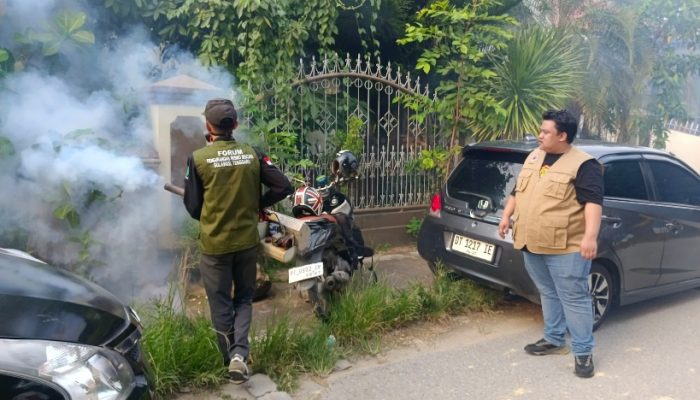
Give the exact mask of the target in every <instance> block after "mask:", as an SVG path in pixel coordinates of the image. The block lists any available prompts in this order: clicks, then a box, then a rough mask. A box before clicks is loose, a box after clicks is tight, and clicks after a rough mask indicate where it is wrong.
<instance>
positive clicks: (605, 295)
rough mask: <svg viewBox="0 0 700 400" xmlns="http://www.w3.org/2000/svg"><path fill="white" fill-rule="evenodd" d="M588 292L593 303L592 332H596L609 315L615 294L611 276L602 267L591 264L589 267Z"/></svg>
mask: <svg viewBox="0 0 700 400" xmlns="http://www.w3.org/2000/svg"><path fill="white" fill-rule="evenodd" d="M588 290H589V291H590V293H591V299H592V301H593V330H596V329H598V327H599V326H600V325H601V324H602V323H603V321H604V320H605V318H606V317H607V316H608V314H609V313H610V310H611V309H612V306H613V299H614V294H615V286H614V284H613V280H612V276H611V275H610V272H608V270H607V269H606V268H605V267H603V266H602V265H600V264H596V263H593V265H592V266H591V272H590V274H589V275H588Z"/></svg>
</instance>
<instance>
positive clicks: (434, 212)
mask: <svg viewBox="0 0 700 400" xmlns="http://www.w3.org/2000/svg"><path fill="white" fill-rule="evenodd" d="M440 210H442V195H441V194H440V193H435V195H433V199H432V200H431V201H430V212H429V213H428V214H430V215H431V216H433V217H437V218H440Z"/></svg>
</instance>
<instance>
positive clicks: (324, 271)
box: [262, 151, 376, 319]
mask: <svg viewBox="0 0 700 400" xmlns="http://www.w3.org/2000/svg"><path fill="white" fill-rule="evenodd" d="M357 167H358V163H357V159H356V158H355V156H354V155H353V154H352V153H350V152H349V151H341V152H340V153H338V155H337V157H336V159H335V160H334V161H333V164H332V166H331V171H332V176H333V180H332V181H331V182H330V183H329V184H326V182H323V181H322V180H320V181H319V180H317V185H316V187H314V186H312V185H311V184H310V182H309V181H308V180H307V181H303V182H302V185H301V186H299V187H298V188H297V189H296V191H295V193H294V195H293V196H294V197H293V199H292V201H293V207H292V216H288V215H285V214H283V213H280V212H276V211H267V212H266V219H267V220H268V221H267V234H266V235H265V237H264V238H263V240H262V251H263V254H265V255H266V256H268V257H272V258H274V259H276V260H278V261H282V262H291V261H294V263H295V265H296V267H293V268H290V269H289V272H288V275H289V279H288V281H289V283H290V284H294V285H295V286H296V288H297V290H299V291H300V292H305V293H307V294H308V299H309V302H311V304H312V305H313V307H314V312H315V314H316V315H317V316H318V317H319V318H321V319H326V318H328V316H329V315H330V297H331V295H332V293H336V292H339V291H341V290H342V289H343V288H344V287H345V286H346V285H347V283H348V282H349V281H350V279H351V277H352V276H353V275H354V274H355V273H357V272H358V271H363V270H364V261H365V258H367V257H372V256H373V255H374V250H373V249H372V248H370V247H367V246H365V243H364V238H363V237H362V232H361V231H360V229H359V228H358V227H357V225H356V224H355V220H354V208H353V206H352V204H351V203H350V201H349V200H348V198H347V196H346V195H344V194H343V193H342V192H341V191H340V190H339V189H338V188H339V187H340V186H341V185H342V184H344V183H347V182H350V181H352V180H354V179H357V175H356V174H357ZM368 272H369V273H370V277H371V278H372V279H374V280H376V273H375V271H374V263H373V258H372V262H371V263H370V266H369V268H368Z"/></svg>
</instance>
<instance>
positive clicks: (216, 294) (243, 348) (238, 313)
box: [199, 246, 258, 365]
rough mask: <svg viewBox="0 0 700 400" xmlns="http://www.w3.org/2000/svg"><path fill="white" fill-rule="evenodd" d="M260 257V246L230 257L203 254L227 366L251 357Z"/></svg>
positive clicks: (203, 270)
mask: <svg viewBox="0 0 700 400" xmlns="http://www.w3.org/2000/svg"><path fill="white" fill-rule="evenodd" d="M257 258H258V247H257V246H256V247H253V248H251V249H246V250H241V251H237V252H233V253H227V254H220V255H205V254H202V258H201V262H200V267H199V269H200V272H201V274H202V281H203V283H204V290H205V291H206V293H207V297H208V299H209V310H210V313H211V319H212V324H213V325H214V329H215V330H216V337H217V340H218V345H219V351H221V355H222V356H223V358H224V365H228V364H229V362H230V361H231V358H232V357H233V356H234V355H235V354H239V355H241V356H242V357H243V358H245V359H247V358H248V353H249V351H250V343H249V341H248V331H249V330H250V323H251V320H252V318H253V295H254V293H255V275H256V267H255V263H256V261H257ZM232 284H233V297H231V286H232Z"/></svg>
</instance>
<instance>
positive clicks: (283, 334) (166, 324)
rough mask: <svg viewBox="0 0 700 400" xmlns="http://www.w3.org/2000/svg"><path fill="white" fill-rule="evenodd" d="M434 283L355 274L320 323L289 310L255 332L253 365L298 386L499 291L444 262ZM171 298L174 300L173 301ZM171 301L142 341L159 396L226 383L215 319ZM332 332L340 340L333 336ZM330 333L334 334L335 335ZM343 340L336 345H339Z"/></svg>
mask: <svg viewBox="0 0 700 400" xmlns="http://www.w3.org/2000/svg"><path fill="white" fill-rule="evenodd" d="M437 268H438V269H437V274H436V277H435V280H434V282H433V284H432V285H431V286H427V287H426V286H422V285H418V284H414V285H413V286H410V287H409V288H407V289H395V288H392V287H391V286H390V285H389V284H388V283H386V282H384V281H381V280H380V281H379V282H367V280H366V279H365V280H363V279H360V274H356V276H355V277H354V278H353V280H352V281H351V283H350V284H349V286H348V287H347V288H346V290H344V291H343V292H342V293H340V294H338V295H336V296H335V297H334V298H333V299H331V303H332V304H331V315H330V318H329V320H328V321H326V322H325V323H322V322H320V321H318V320H312V321H311V322H306V324H305V325H302V323H291V322H290V319H289V317H288V316H281V317H279V318H277V319H273V320H271V321H270V322H269V323H268V324H267V326H266V327H265V328H264V329H261V330H259V331H258V330H257V329H256V328H253V330H251V336H252V337H253V339H252V340H251V353H250V357H249V358H250V368H251V369H252V372H253V373H263V374H266V375H268V376H270V378H272V379H273V380H274V381H275V382H276V383H277V385H278V387H279V389H280V390H285V391H291V390H293V389H294V388H295V386H296V383H297V380H298V377H299V375H300V374H302V373H313V374H316V375H320V376H325V375H328V374H329V373H331V372H332V370H333V367H334V366H335V364H336V362H337V361H338V359H339V358H340V357H341V356H344V355H347V354H349V353H360V354H376V353H378V352H379V351H380V348H381V336H382V334H383V333H385V332H388V331H390V330H392V329H395V328H397V327H399V326H402V325H406V324H408V323H410V322H412V321H417V320H425V319H432V318H436V317H440V316H443V315H452V314H459V313H463V312H466V311H477V310H485V309H489V308H491V307H493V306H494V305H495V304H496V303H497V301H498V300H499V299H500V298H501V295H500V294H499V293H498V292H496V291H493V290H490V289H488V288H484V287H482V286H479V285H477V284H475V283H473V282H471V281H468V280H454V279H451V277H450V276H449V274H448V273H446V272H445V270H444V269H443V268H442V267H441V266H440V265H439V264H438V266H437ZM170 300H172V299H170ZM171 304H172V301H166V302H160V303H157V304H156V305H155V307H154V308H153V310H154V311H153V312H152V313H146V317H145V318H144V320H145V321H146V323H145V325H146V329H145V335H144V339H143V342H144V347H145V349H146V351H147V352H148V354H149V357H150V359H151V364H152V366H153V369H154V372H155V381H156V392H157V395H158V397H160V398H165V397H166V396H167V395H171V394H173V393H176V392H177V391H178V389H180V388H182V387H189V388H199V387H210V386H214V385H218V384H221V383H223V382H225V381H226V370H225V368H224V367H223V366H222V365H221V364H222V363H221V356H220V354H219V351H218V349H217V346H216V336H215V334H214V332H213V330H212V329H211V322H210V321H209V320H208V319H206V318H205V317H195V318H187V317H186V316H185V314H184V312H182V311H176V310H175V309H174V308H173V307H172V306H171ZM331 335H333V337H334V338H335V340H329V337H330V336H331ZM331 339H332V338H331ZM336 341H337V343H336Z"/></svg>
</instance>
